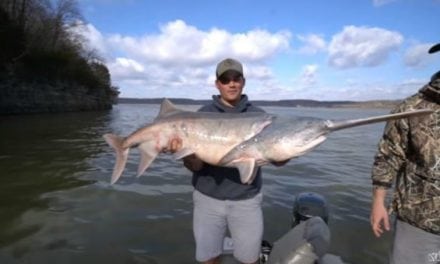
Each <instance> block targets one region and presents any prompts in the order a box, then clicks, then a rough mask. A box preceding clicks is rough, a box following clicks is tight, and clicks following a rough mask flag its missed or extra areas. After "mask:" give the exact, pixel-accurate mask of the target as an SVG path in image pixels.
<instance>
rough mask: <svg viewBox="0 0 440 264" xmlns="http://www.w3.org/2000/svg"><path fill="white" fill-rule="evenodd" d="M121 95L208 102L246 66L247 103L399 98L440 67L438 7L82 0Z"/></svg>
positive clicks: (420, 0) (417, 3) (288, 0)
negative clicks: (225, 66) (236, 67)
mask: <svg viewBox="0 0 440 264" xmlns="http://www.w3.org/2000/svg"><path fill="white" fill-rule="evenodd" d="M79 4H80V9H81V13H82V14H83V16H84V19H85V24H84V25H83V26H82V27H80V28H78V30H79V32H80V33H81V34H82V35H83V36H84V37H85V39H86V40H87V43H88V48H89V49H91V50H94V51H95V52H97V53H98V54H99V55H100V56H101V57H102V58H103V59H104V61H105V63H106V65H107V66H108V68H109V70H110V73H111V76H112V83H113V84H114V85H116V86H118V87H119V89H120V91H121V95H120V96H121V97H135V98H156V97H169V98H172V97H183V98H193V99H209V98H210V97H211V95H212V94H217V90H216V88H215V86H214V80H215V75H214V72H215V65H216V64H217V63H218V62H219V61H220V60H222V59H224V58H226V57H232V58H236V59H238V60H240V61H241V62H242V63H243V64H244V67H245V77H246V79H247V83H246V87H245V93H246V94H248V96H249V97H250V99H251V100H252V99H255V100H256V99H267V100H279V99H315V100H356V101H365V100H376V99H402V98H404V97H406V96H409V95H411V94H413V93H414V92H416V91H417V90H418V89H419V88H420V87H421V86H422V85H423V84H425V83H426V82H427V81H428V80H429V78H430V77H431V75H432V74H434V73H435V72H436V71H438V70H440V52H437V53H435V54H428V53H427V51H428V49H429V47H431V46H432V45H433V44H435V43H439V42H440V0H332V1H330V0H302V1H297V0H285V1H284V0H270V1H251V0H235V1H233V0H223V1H208V0H194V1H184V0H180V1H179V0H161V1H149V0H146V1H141V0H80V1H79Z"/></svg>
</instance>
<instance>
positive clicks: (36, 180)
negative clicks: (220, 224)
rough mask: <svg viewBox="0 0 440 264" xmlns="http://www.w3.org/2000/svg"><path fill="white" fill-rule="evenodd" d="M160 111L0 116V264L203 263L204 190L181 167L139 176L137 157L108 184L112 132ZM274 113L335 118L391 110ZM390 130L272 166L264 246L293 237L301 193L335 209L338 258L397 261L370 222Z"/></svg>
mask: <svg viewBox="0 0 440 264" xmlns="http://www.w3.org/2000/svg"><path fill="white" fill-rule="evenodd" d="M187 108H188V107H187ZM189 108H191V109H196V108H197V107H196V106H192V107H189ZM158 109H159V106H158V105H135V104H133V105H130V104H121V105H116V106H115V107H114V109H113V110H111V111H109V112H85V113H67V114H38V115H27V116H11V117H0V170H1V173H0V175H1V177H0V263H32V264H33V263H44V264H46V263H83V264H86V263H194V262H195V261H194V239H193V234H192V190H193V188H192V186H191V176H190V172H189V171H187V170H186V169H185V168H184V167H183V165H182V163H181V162H180V161H175V160H173V159H172V158H171V156H169V155H161V156H159V158H158V159H157V160H156V161H155V162H154V163H153V164H152V166H151V167H150V168H149V169H148V170H147V172H146V173H145V174H144V175H143V176H142V177H140V178H136V177H135V174H136V170H137V163H138V160H139V153H138V152H137V150H133V151H131V154H130V157H129V161H128V164H127V167H126V169H125V171H124V173H123V177H122V178H121V179H120V180H119V181H118V183H117V184H115V185H110V184H109V181H110V176H111V173H112V169H113V165H114V154H113V150H111V149H110V147H109V146H108V145H107V144H106V143H105V142H104V140H103V139H102V135H103V134H104V133H109V132H112V133H116V134H121V135H127V134H129V133H130V132H132V131H133V130H135V129H137V128H139V127H141V126H143V125H144V124H146V123H148V122H150V121H151V120H152V119H153V118H154V117H155V116H156V114H157V112H158ZM265 110H266V111H267V112H270V113H275V114H278V115H298V116H313V117H320V118H325V119H330V118H333V119H345V118H360V117H365V116H372V115H378V114H385V113H387V112H388V110H364V109H321V108H281V107H265ZM383 127H384V123H380V124H374V125H368V126H362V127H357V128H351V129H347V130H342V131H338V132H335V133H333V134H331V135H330V136H329V138H328V140H327V141H325V142H324V143H323V144H322V145H321V146H319V147H318V148H317V149H315V150H314V151H312V152H311V153H308V154H306V155H304V156H302V157H299V158H297V159H295V160H291V161H290V162H289V163H288V164H287V165H285V166H283V167H271V166H266V167H264V169H263V193H264V202H263V212H264V220H265V232H264V239H266V240H269V241H274V240H276V239H277V238H279V237H280V236H281V235H283V234H284V233H285V232H286V231H287V230H288V229H289V228H290V217H291V211H292V203H293V200H294V197H295V195H296V194H298V193H300V192H304V191H309V192H317V193H319V194H321V195H323V196H324V197H325V198H326V199H327V201H328V203H329V205H330V220H329V227H330V231H331V235H332V237H331V241H332V244H331V248H330V253H332V254H336V255H339V256H341V257H342V259H343V260H344V261H346V262H348V263H356V264H358V263H360V264H362V263H365V264H370V263H374V264H376V263H386V259H387V253H388V251H389V249H390V245H391V235H390V234H389V233H388V234H386V235H385V236H383V237H382V238H380V239H376V238H375V237H374V236H373V234H372V232H371V229H370V225H369V213H370V201H371V180H370V171H371V166H372V163H373V156H374V153H375V151H376V146H377V143H378V140H379V138H380V136H381V134H382V131H383Z"/></svg>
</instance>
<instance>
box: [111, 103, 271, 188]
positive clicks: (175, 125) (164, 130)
mask: <svg viewBox="0 0 440 264" xmlns="http://www.w3.org/2000/svg"><path fill="white" fill-rule="evenodd" d="M274 118H275V116H273V115H270V114H266V113H255V112H253V113H241V114H234V113H231V114H228V113H206V112H191V111H183V110H179V109H177V108H176V107H175V106H174V105H173V104H172V103H171V102H170V101H168V100H166V99H165V100H164V102H163V103H162V105H161V110H160V113H159V115H158V117H157V118H156V119H155V120H154V122H152V123H151V124H149V125H147V126H145V127H142V128H140V129H138V130H136V131H135V132H133V133H132V134H130V135H129V136H127V137H125V138H123V137H119V136H116V135H113V134H105V135H104V139H105V140H106V141H107V143H108V144H109V145H110V146H111V147H113V148H114V150H115V152H116V163H115V167H114V170H113V175H112V179H111V183H112V184H113V183H115V182H116V181H117V180H118V179H119V177H120V176H121V174H122V172H123V170H124V168H125V164H126V162H127V158H128V153H129V149H130V148H132V147H138V148H139V150H140V154H141V161H140V163H139V167H138V176H140V175H141V174H143V172H144V171H145V170H146V169H147V168H148V166H150V164H151V163H152V161H153V160H154V159H155V158H156V157H157V155H158V154H159V153H161V152H162V151H163V150H164V148H166V147H167V146H168V144H169V141H170V140H171V139H173V138H180V139H181V140H182V149H181V150H180V151H179V152H178V153H176V154H175V157H176V158H177V159H179V158H183V157H186V156H189V155H192V154H195V155H196V156H197V157H198V158H200V159H201V160H203V161H204V162H206V163H209V164H213V165H219V161H220V160H221V159H222V158H223V156H224V155H225V154H226V153H228V152H229V151H230V150H231V149H233V148H234V147H235V146H236V145H238V144H240V143H241V142H243V141H245V140H247V139H249V138H252V137H253V136H254V135H256V134H258V133H260V132H261V131H262V130H263V129H264V128H265V127H266V126H268V125H269V124H270V123H271V122H272V120H273V119H274Z"/></svg>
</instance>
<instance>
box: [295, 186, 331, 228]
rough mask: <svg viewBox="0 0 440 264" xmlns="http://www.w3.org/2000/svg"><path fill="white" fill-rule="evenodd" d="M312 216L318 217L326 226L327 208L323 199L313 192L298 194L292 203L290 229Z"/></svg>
mask: <svg viewBox="0 0 440 264" xmlns="http://www.w3.org/2000/svg"><path fill="white" fill-rule="evenodd" d="M314 216H319V217H321V219H322V220H324V222H325V223H326V224H327V223H328V207H327V201H326V200H325V198H324V197H323V196H322V195H319V194H317V193H313V192H303V193H300V194H298V195H297V196H296V198H295V201H294V203H293V211H292V223H291V226H292V228H293V227H295V226H297V225H298V224H300V223H301V222H303V221H306V220H308V219H310V218H312V217H314Z"/></svg>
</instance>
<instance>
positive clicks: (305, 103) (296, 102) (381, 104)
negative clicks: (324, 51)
mask: <svg viewBox="0 0 440 264" xmlns="http://www.w3.org/2000/svg"><path fill="white" fill-rule="evenodd" d="M169 99H170V100H171V101H172V102H173V103H175V104H180V105H203V104H207V103H209V102H210V100H192V99H185V98H169ZM162 100H163V98H119V99H118V103H120V104H160V103H161V102H162ZM399 102H400V100H390V101H386V100H380V101H379V100H377V101H316V100H306V99H292V100H279V101H267V100H254V101H252V103H253V104H255V105H257V106H283V107H328V108H384V109H390V108H393V107H394V106H396V105H397V104H398V103H399Z"/></svg>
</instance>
